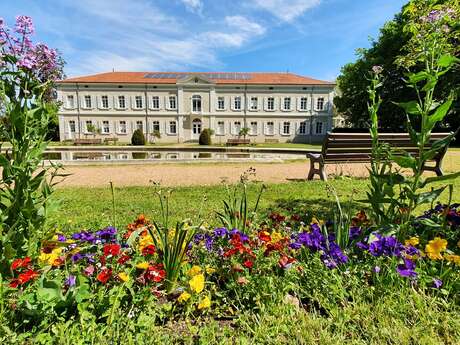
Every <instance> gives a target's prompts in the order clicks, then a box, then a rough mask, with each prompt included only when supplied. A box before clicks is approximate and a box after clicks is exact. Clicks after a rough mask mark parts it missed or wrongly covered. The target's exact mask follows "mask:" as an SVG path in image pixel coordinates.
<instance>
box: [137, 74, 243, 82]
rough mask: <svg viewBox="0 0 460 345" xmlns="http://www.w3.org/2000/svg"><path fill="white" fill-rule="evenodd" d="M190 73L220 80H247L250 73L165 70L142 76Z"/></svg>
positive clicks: (169, 77)
mask: <svg viewBox="0 0 460 345" xmlns="http://www.w3.org/2000/svg"><path fill="white" fill-rule="evenodd" d="M190 75H198V76H201V77H203V78H208V79H221V80H249V79H251V74H250V73H235V72H225V73H219V72H210V73H203V74H200V73H196V74H187V73H165V72H157V73H147V74H145V75H144V78H149V79H179V78H181V79H182V78H187V77H189V76H190Z"/></svg>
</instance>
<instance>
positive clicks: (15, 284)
mask: <svg viewBox="0 0 460 345" xmlns="http://www.w3.org/2000/svg"><path fill="white" fill-rule="evenodd" d="M19 284H20V283H19V279H17V278H15V279H11V281H10V284H9V285H10V287H12V288H13V289H16V288H17V287H18V286H19Z"/></svg>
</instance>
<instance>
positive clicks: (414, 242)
mask: <svg viewBox="0 0 460 345" xmlns="http://www.w3.org/2000/svg"><path fill="white" fill-rule="evenodd" d="M419 243H420V241H419V239H418V237H417V236H413V237H411V238H409V239H408V240H405V241H404V244H405V245H406V246H413V247H415V246H416V245H417V244H419Z"/></svg>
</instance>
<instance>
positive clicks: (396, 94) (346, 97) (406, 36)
mask: <svg viewBox="0 0 460 345" xmlns="http://www.w3.org/2000/svg"><path fill="white" fill-rule="evenodd" d="M424 3H429V4H431V5H436V4H445V5H448V6H450V7H452V8H454V9H455V10H456V11H459V10H460V5H459V4H458V1H456V0H442V1H439V0H437V1H431V0H429V1H426V0H416V1H411V2H410V3H409V4H408V5H406V6H405V7H404V8H403V10H402V11H401V13H399V14H397V15H396V16H395V18H394V19H393V20H391V21H389V22H387V23H386V24H385V25H384V26H383V27H382V28H381V30H380V36H379V38H378V39H377V40H376V41H373V42H372V46H371V48H369V49H359V50H358V53H357V55H358V58H357V60H356V62H354V63H349V64H347V65H345V66H344V67H343V68H342V73H341V75H340V76H339V77H338V78H337V84H338V87H339V89H340V95H338V96H337V97H336V98H335V99H334V104H335V106H336V108H337V110H338V112H339V113H341V114H343V115H344V116H345V118H346V119H347V122H348V123H349V124H351V125H352V126H354V127H366V128H368V127H369V126H370V121H369V116H368V111H367V110H368V109H367V104H366V100H367V99H368V97H367V89H368V88H369V86H370V85H371V80H370V79H368V71H369V70H371V68H372V66H381V67H383V72H382V74H381V82H382V86H381V88H380V95H381V97H382V104H381V106H380V116H379V127H380V128H385V129H391V130H392V131H401V130H402V129H403V124H404V123H405V121H406V118H405V114H404V112H403V111H402V109H401V108H399V107H398V106H396V105H395V104H394V103H393V101H394V100H399V99H411V98H412V99H413V98H416V94H415V92H414V90H413V89H411V88H410V87H407V85H406V84H405V82H404V80H405V73H406V69H405V68H404V67H403V66H401V65H400V64H397V63H396V59H397V58H398V57H399V56H401V55H406V52H407V48H408V47H409V45H410V38H411V35H410V32H407V31H405V30H404V28H405V27H406V26H407V24H408V23H409V22H410V21H411V20H412V17H411V16H410V12H408V11H406V10H405V9H406V8H409V9H410V8H412V7H413V6H419V5H420V4H422V5H423V4H424ZM458 32H459V27H458V26H455V27H453V28H452V31H450V32H449V33H445V37H446V38H447V39H448V40H449V41H450V42H451V46H452V50H449V52H450V53H451V54H452V55H455V56H457V57H458V56H459V50H458V47H459V46H460V45H459V44H458V42H459V40H458ZM420 34H423V33H420ZM423 68H424V66H422V65H419V64H417V65H415V66H413V70H414V71H415V72H418V71H420V70H422V69H423ZM459 86H460V73H459V67H458V66H457V67H455V68H452V69H451V70H450V71H448V72H447V73H446V74H444V75H442V76H441V77H440V79H439V82H438V88H437V90H436V91H435V96H436V97H439V98H445V97H446V96H447V95H449V94H450V93H451V91H452V90H457V91H456V92H457V94H458V92H459V91H458V90H459ZM453 109H454V111H452V112H451V114H449V115H448V116H447V117H446V118H445V119H444V121H443V122H442V124H443V125H444V126H448V127H450V128H458V127H459V126H460V117H459V116H458V110H459V109H460V102H459V101H458V100H457V101H455V102H454V104H453Z"/></svg>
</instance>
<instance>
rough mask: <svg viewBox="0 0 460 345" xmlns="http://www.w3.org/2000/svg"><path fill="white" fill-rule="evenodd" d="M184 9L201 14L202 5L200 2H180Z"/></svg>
mask: <svg viewBox="0 0 460 345" xmlns="http://www.w3.org/2000/svg"><path fill="white" fill-rule="evenodd" d="M181 1H182V3H183V4H184V5H185V8H187V10H189V11H190V12H193V13H198V14H201V12H202V11H203V3H202V2H201V0H181Z"/></svg>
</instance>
